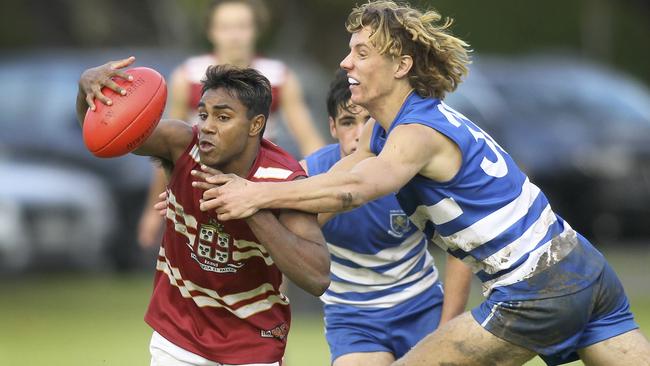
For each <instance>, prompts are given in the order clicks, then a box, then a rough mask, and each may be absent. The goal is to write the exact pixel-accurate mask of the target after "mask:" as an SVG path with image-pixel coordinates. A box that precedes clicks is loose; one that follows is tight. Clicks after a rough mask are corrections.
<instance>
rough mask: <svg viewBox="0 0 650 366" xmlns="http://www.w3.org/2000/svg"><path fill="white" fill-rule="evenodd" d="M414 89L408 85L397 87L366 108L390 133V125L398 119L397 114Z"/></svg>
mask: <svg viewBox="0 0 650 366" xmlns="http://www.w3.org/2000/svg"><path fill="white" fill-rule="evenodd" d="M412 91H413V88H411V86H410V85H408V84H407V86H401V87H396V88H394V89H393V90H392V92H391V93H390V94H388V95H386V96H384V97H382V98H377V99H376V100H374V101H372V102H371V103H369V104H368V105H367V106H364V107H366V109H367V110H368V113H370V115H371V116H372V118H374V119H375V120H376V121H377V122H378V123H379V124H380V125H381V127H383V128H384V130H386V131H388V129H389V128H390V125H391V124H392V123H393V120H395V117H397V113H399V110H400V109H401V108H402V105H403V104H404V102H406V98H408V96H409V95H411V92H412Z"/></svg>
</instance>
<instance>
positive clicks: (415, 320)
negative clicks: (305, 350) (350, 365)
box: [324, 283, 443, 363]
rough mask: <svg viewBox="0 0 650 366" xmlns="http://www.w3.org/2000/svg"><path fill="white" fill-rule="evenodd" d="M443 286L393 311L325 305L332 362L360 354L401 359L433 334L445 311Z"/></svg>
mask: <svg viewBox="0 0 650 366" xmlns="http://www.w3.org/2000/svg"><path fill="white" fill-rule="evenodd" d="M442 297H443V293H442V286H441V285H440V283H436V284H435V285H434V286H432V287H431V288H430V289H428V290H426V291H424V292H423V293H421V294H419V295H417V296H415V297H414V298H412V299H409V300H407V301H404V302H402V303H400V304H398V305H396V306H394V307H392V308H361V307H356V306H350V305H325V307H324V309H325V338H326V339H327V343H328V344H329V347H330V354H331V360H332V363H333V362H334V360H336V359H337V358H339V357H341V356H343V355H345V354H349V353H357V352H389V353H392V354H393V355H394V356H395V359H397V358H400V357H402V356H403V355H404V354H405V353H406V352H408V351H409V350H410V349H411V348H412V347H413V346H415V344H416V343H417V342H419V341H420V340H421V339H422V338H424V337H425V336H426V335H428V334H429V333H431V332H433V331H434V330H435V329H436V328H437V327H438V323H439V322H440V315H441V312H442Z"/></svg>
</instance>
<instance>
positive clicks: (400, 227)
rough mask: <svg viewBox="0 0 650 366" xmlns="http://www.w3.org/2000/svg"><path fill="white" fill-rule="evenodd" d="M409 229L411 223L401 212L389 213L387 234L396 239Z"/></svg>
mask: <svg viewBox="0 0 650 366" xmlns="http://www.w3.org/2000/svg"><path fill="white" fill-rule="evenodd" d="M410 227H411V222H410V220H409V218H408V216H406V214H405V213H404V212H403V211H391V212H390V230H388V233H389V234H390V235H392V236H394V237H396V238H401V237H402V236H404V234H405V233H406V232H407V231H408V230H409V228H410Z"/></svg>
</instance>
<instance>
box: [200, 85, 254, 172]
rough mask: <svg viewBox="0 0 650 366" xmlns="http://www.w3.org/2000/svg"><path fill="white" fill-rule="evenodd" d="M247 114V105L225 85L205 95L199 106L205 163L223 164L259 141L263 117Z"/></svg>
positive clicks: (201, 152) (201, 140) (201, 150)
mask: <svg viewBox="0 0 650 366" xmlns="http://www.w3.org/2000/svg"><path fill="white" fill-rule="evenodd" d="M233 94H234V93H233ZM247 114H248V109H247V108H246V106H245V105H244V104H242V103H241V102H240V101H239V99H238V98H237V96H236V95H231V93H229V92H228V91H227V90H226V89H224V88H217V89H210V90H207V91H206V92H205V94H203V97H201V101H200V102H199V107H198V115H199V156H200V158H201V163H202V164H205V165H208V166H211V167H215V168H219V167H222V166H224V165H226V164H229V163H230V162H232V161H233V160H235V159H237V158H238V156H239V155H241V153H242V152H243V151H244V150H245V149H246V146H247V144H249V143H259V133H260V131H261V129H262V127H263V125H264V116H262V115H258V116H253V118H248V115H247ZM251 137H254V138H251Z"/></svg>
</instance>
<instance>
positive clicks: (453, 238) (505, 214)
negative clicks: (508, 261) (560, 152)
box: [433, 178, 540, 252]
mask: <svg viewBox="0 0 650 366" xmlns="http://www.w3.org/2000/svg"><path fill="white" fill-rule="evenodd" d="M539 193H540V190H539V188H537V186H536V185H534V184H533V183H531V182H530V181H529V180H528V178H526V180H525V181H524V184H523V185H522V188H521V194H519V196H518V197H517V198H515V199H514V200H512V202H510V203H508V204H507V205H505V206H503V207H501V208H500V209H498V210H496V211H494V212H492V213H491V214H490V215H488V216H485V217H484V218H482V219H481V220H479V221H477V222H475V223H474V224H472V225H471V226H469V227H466V228H465V229H462V230H460V231H457V232H456V233H454V234H452V235H449V236H441V235H439V234H438V233H437V232H436V234H434V237H433V241H434V242H435V243H436V244H438V245H440V246H442V247H443V248H450V249H452V250H456V249H458V248H460V249H462V250H463V251H465V252H469V251H472V250H473V249H476V248H478V247H480V246H481V245H483V244H485V243H487V242H488V241H490V240H492V239H494V238H495V237H496V236H497V235H499V234H501V233H502V232H504V231H506V230H507V229H508V228H509V227H510V226H512V225H513V224H514V223H515V222H517V221H518V220H519V219H521V218H522V217H524V216H525V215H526V214H527V213H528V211H529V209H530V206H532V204H533V203H534V202H535V199H536V198H537V196H538V195H539Z"/></svg>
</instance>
